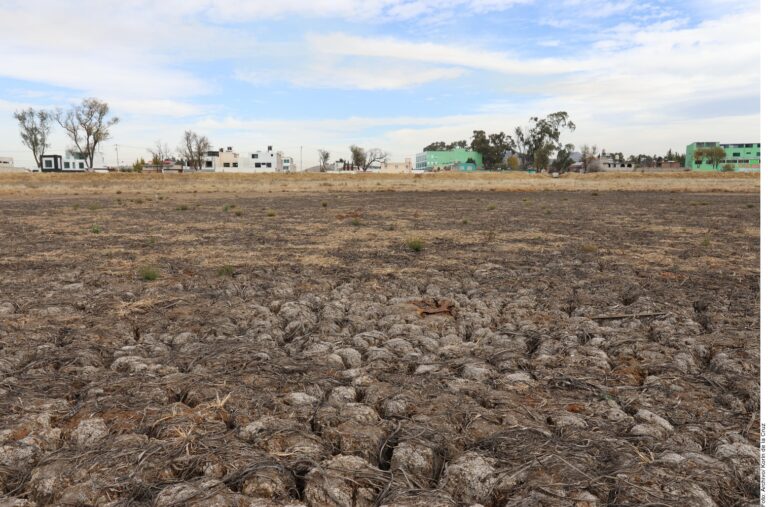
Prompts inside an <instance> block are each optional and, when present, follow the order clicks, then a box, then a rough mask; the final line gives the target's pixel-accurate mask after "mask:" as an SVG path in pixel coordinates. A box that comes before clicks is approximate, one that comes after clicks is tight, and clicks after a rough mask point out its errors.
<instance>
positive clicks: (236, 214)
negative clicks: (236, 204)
mask: <svg viewBox="0 0 768 507" xmlns="http://www.w3.org/2000/svg"><path fill="white" fill-rule="evenodd" d="M235 216H236V217H241V216H243V212H242V211H240V210H237V211H235Z"/></svg>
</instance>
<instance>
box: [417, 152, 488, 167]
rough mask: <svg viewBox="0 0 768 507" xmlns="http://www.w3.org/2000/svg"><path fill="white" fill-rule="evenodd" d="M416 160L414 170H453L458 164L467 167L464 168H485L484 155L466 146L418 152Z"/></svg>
mask: <svg viewBox="0 0 768 507" xmlns="http://www.w3.org/2000/svg"><path fill="white" fill-rule="evenodd" d="M414 160H415V162H416V163H415V165H414V170H416V171H422V172H430V171H440V170H451V169H454V168H455V167H457V166H456V164H460V165H462V166H463V167H464V168H465V169H462V170H469V171H474V170H475V169H483V156H482V155H481V154H479V153H478V152H476V151H472V150H467V149H465V148H454V149H452V150H435V151H423V152H421V153H419V154H417V155H416V156H415V158H414ZM454 170H455V169H454Z"/></svg>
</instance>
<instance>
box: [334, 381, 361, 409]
mask: <svg viewBox="0 0 768 507" xmlns="http://www.w3.org/2000/svg"><path fill="white" fill-rule="evenodd" d="M355 399H357V389H355V388H354V387H350V386H339V387H334V388H333V389H332V390H331V393H330V394H329V395H328V403H329V404H330V405H333V406H334V407H340V406H342V405H345V404H347V403H351V402H354V401H355Z"/></svg>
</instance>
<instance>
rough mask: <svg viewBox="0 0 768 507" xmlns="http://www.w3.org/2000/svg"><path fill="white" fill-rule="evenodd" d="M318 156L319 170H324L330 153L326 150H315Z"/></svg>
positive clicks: (326, 168) (326, 167)
mask: <svg viewBox="0 0 768 507" xmlns="http://www.w3.org/2000/svg"><path fill="white" fill-rule="evenodd" d="M317 153H318V155H319V156H320V170H321V171H322V172H325V171H327V170H328V161H329V160H330V159H331V153H330V152H329V151H328V150H317Z"/></svg>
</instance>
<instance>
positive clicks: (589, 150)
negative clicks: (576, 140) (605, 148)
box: [581, 144, 600, 173]
mask: <svg viewBox="0 0 768 507" xmlns="http://www.w3.org/2000/svg"><path fill="white" fill-rule="evenodd" d="M581 165H582V167H583V168H584V172H585V173H595V172H598V170H599V168H600V162H599V161H598V160H597V146H592V147H590V146H589V145H587V144H585V145H583V146H582V147H581Z"/></svg>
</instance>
